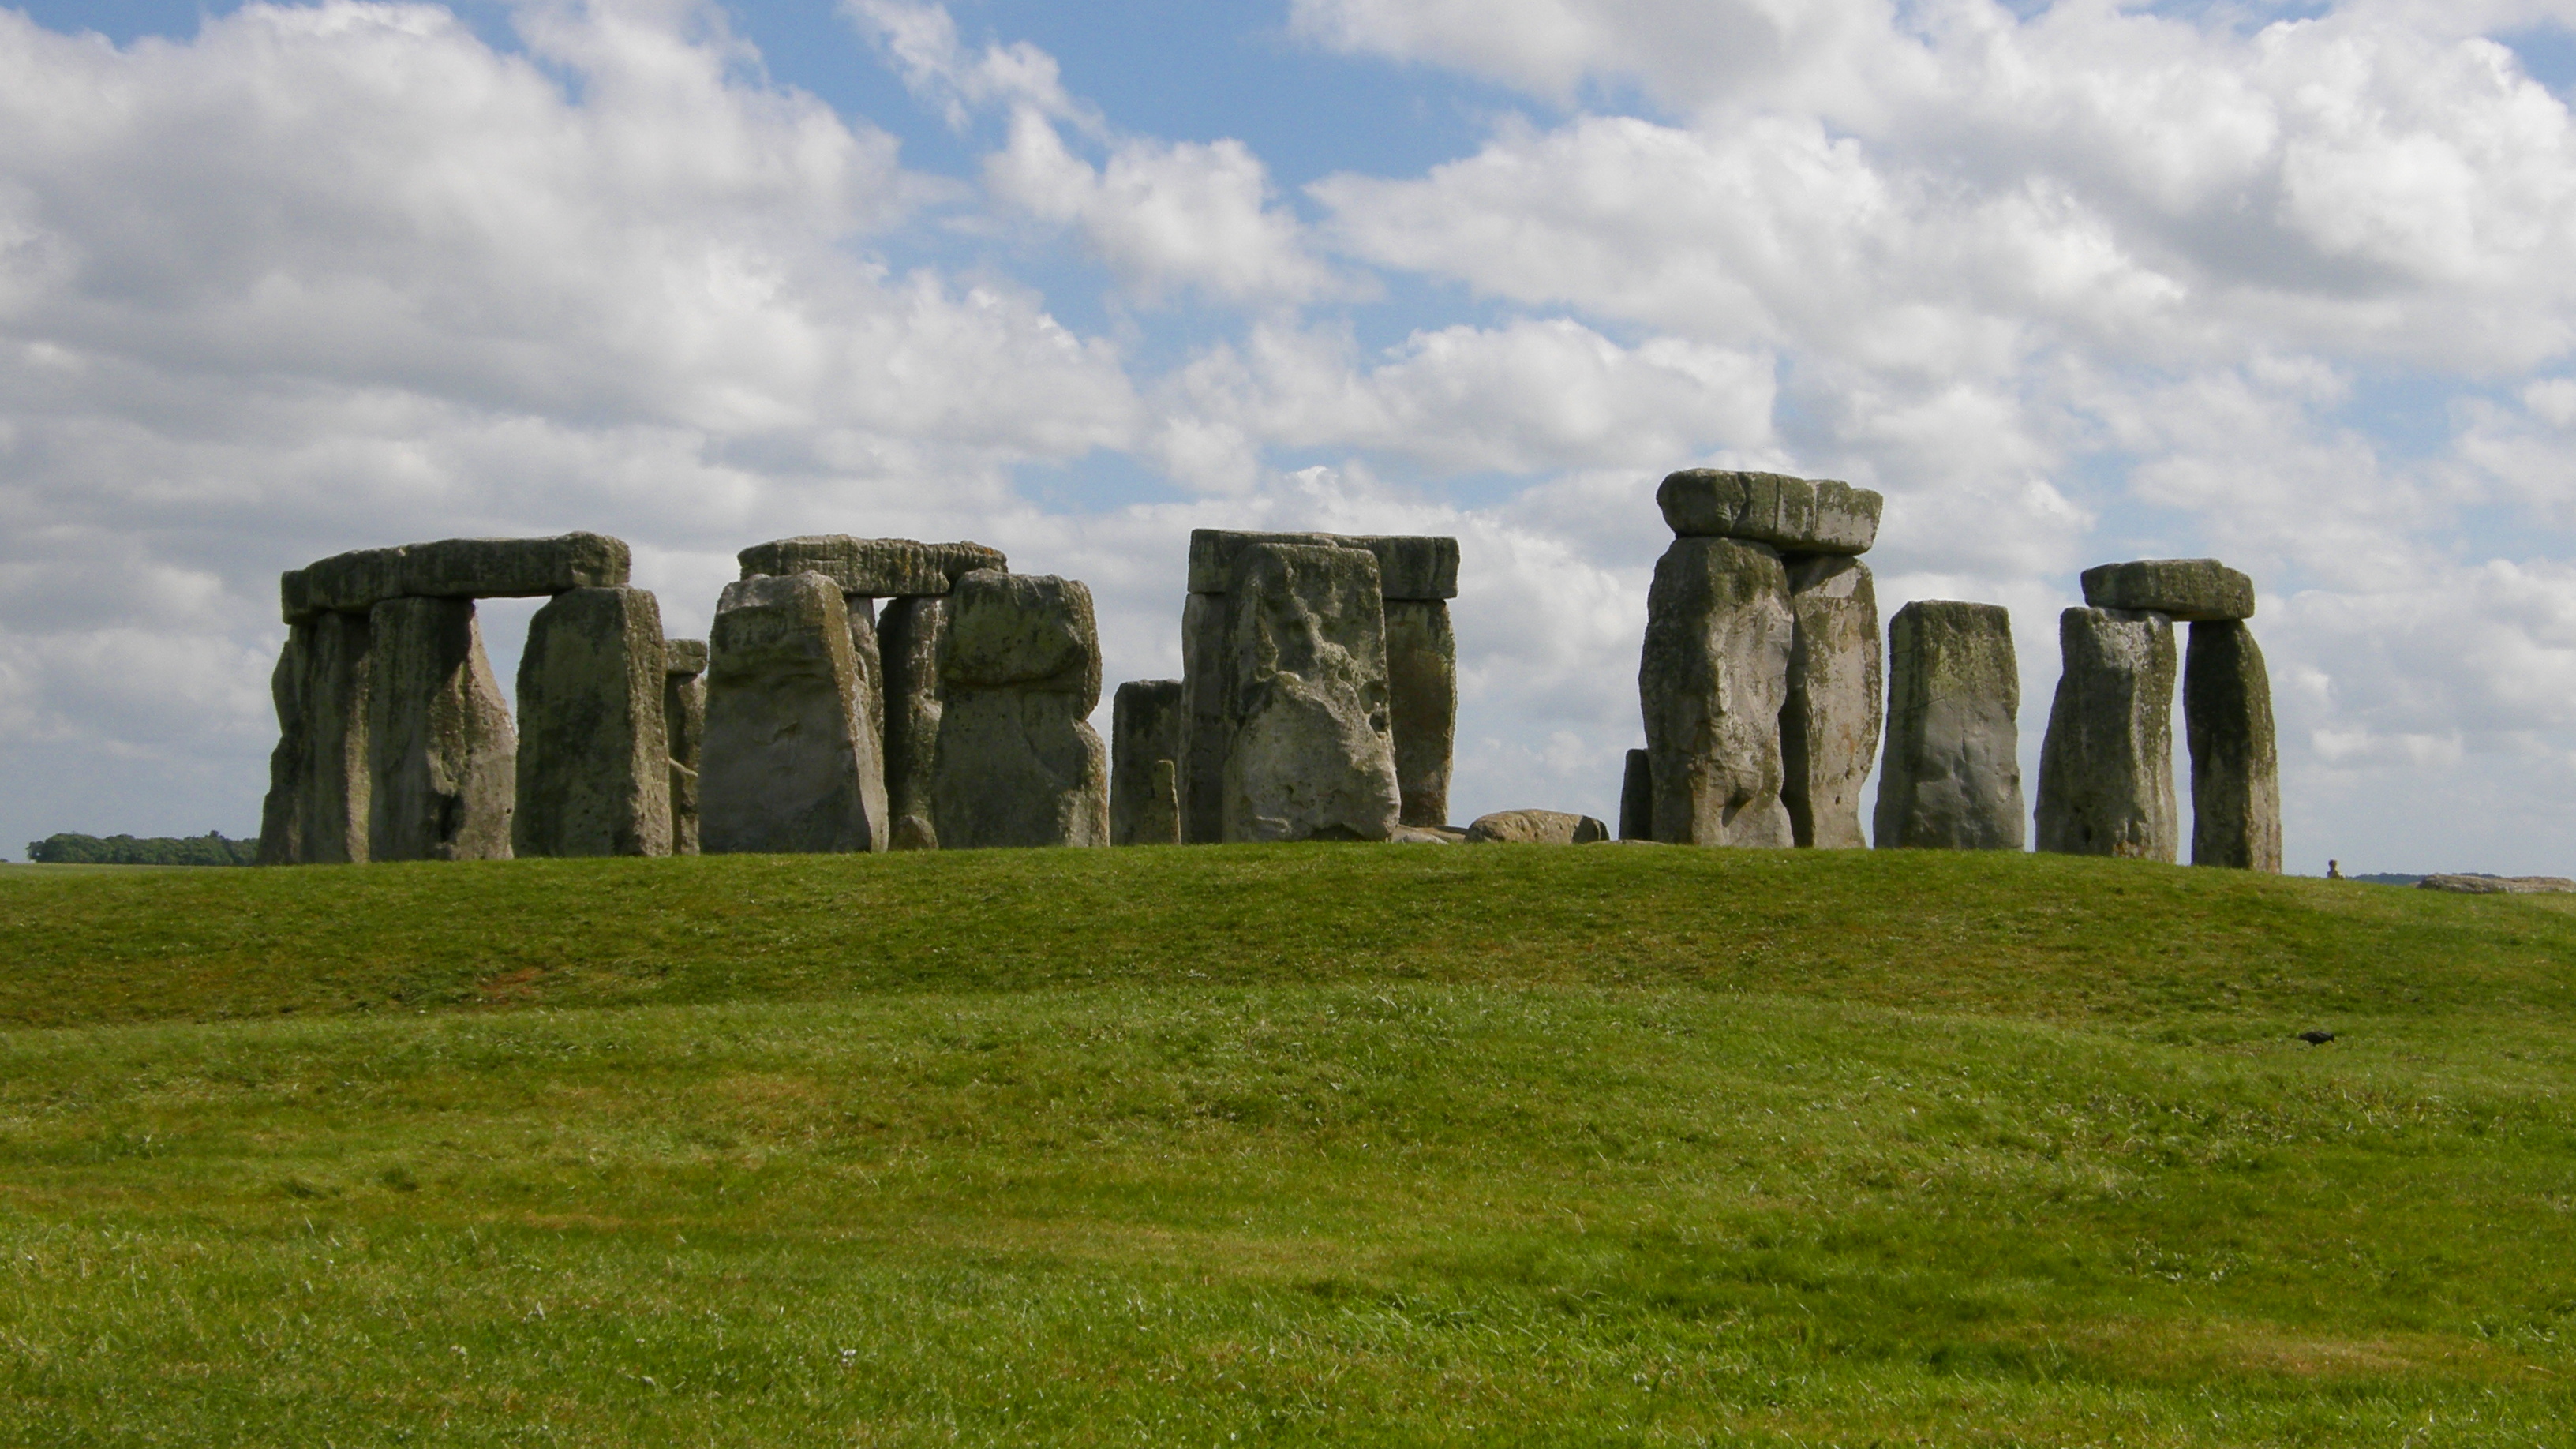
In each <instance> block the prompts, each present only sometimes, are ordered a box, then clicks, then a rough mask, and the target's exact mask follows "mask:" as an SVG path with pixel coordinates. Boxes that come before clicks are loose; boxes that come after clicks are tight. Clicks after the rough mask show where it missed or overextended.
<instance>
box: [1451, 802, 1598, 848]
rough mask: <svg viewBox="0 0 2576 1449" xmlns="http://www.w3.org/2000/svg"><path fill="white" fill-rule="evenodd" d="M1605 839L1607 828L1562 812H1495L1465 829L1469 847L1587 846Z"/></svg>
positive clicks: (1593, 821)
mask: <svg viewBox="0 0 2576 1449" xmlns="http://www.w3.org/2000/svg"><path fill="white" fill-rule="evenodd" d="M1609 838H1610V827H1609V826H1607V825H1604V824H1602V823H1601V822H1600V821H1598V820H1595V819H1593V818H1592V817H1591V816H1589V815H1569V814H1567V813H1566V812H1564V811H1562V810H1497V811H1495V812H1494V813H1492V814H1490V815H1479V816H1477V817H1476V818H1475V819H1474V820H1473V821H1471V822H1469V824H1468V826H1467V843H1468V844H1469V845H1590V844H1592V843H1593V842H1595V841H1601V840H1607V839H1609Z"/></svg>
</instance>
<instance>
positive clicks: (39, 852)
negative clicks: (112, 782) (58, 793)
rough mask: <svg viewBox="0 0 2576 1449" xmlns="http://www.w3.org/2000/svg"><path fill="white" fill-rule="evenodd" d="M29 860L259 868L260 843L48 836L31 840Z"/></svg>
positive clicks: (210, 837) (211, 835)
mask: <svg viewBox="0 0 2576 1449" xmlns="http://www.w3.org/2000/svg"><path fill="white" fill-rule="evenodd" d="M27 859H29V860H31V861H34V862H36V863H37V864H39V865H256V864H258V862H259V842H258V841H256V840H227V839H225V838H224V837H223V836H221V835H218V834H216V833H215V832H214V831H211V830H209V831H207V832H206V833H205V834H203V835H192V836H189V837H187V838H186V839H184V840H176V839H172V838H171V837H169V836H166V835H156V836H154V837H152V838H151V839H149V840H138V839H136V838H135V837H133V836H131V835H111V836H109V837H107V838H106V839H104V840H101V839H100V838H98V837H97V836H95V835H69V834H66V835H49V836H47V837H45V838H44V839H42V840H35V841H29V842H28V844H27Z"/></svg>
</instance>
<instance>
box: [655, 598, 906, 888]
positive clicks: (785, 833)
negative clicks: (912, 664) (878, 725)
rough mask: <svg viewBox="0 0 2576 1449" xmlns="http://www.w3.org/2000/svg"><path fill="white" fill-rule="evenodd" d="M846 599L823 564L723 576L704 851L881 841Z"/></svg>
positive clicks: (704, 767)
mask: <svg viewBox="0 0 2576 1449" xmlns="http://www.w3.org/2000/svg"><path fill="white" fill-rule="evenodd" d="M850 641H851V630H850V610H849V605H848V603H847V602H845V601H844V600H843V598H842V596H841V590H840V588H839V586H838V585H836V584H834V583H833V582H832V581H831V580H829V579H827V578H824V577H823V576H822V575H820V574H811V573H800V574H787V575H784V576H767V575H764V576H761V577H756V578H749V579H744V580H742V581H741V582H739V583H731V584H727V585H725V589H724V593H723V595H722V596H721V597H720V598H719V599H718V600H717V603H716V617H715V624H714V626H713V628H712V629H710V630H709V632H708V635H707V727H706V728H707V733H706V742H705V744H704V745H703V746H702V748H701V750H700V752H699V757H698V841H699V848H700V849H702V850H704V851H705V852H706V853H708V854H709V855H722V854H733V853H739V852H750V851H776V852H834V851H865V850H882V849H884V848H885V828H884V825H885V776H884V771H883V768H882V767H881V766H880V765H879V763H878V760H877V744H876V737H875V736H874V735H873V734H871V733H870V732H869V731H868V729H867V723H866V720H865V719H864V718H863V717H862V716H861V714H860V708H861V704H860V698H859V689H858V674H859V666H858V660H857V656H856V651H855V650H854V649H853V648H852V647H851V642H850Z"/></svg>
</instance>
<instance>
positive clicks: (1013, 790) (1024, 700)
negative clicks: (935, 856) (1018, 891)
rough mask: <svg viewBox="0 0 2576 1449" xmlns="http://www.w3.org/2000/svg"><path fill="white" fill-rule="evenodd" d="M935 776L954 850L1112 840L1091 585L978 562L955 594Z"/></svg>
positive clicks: (940, 824) (938, 805)
mask: <svg viewBox="0 0 2576 1449" xmlns="http://www.w3.org/2000/svg"><path fill="white" fill-rule="evenodd" d="M939 683H940V691H941V694H942V696H943V700H942V703H941V707H940V717H939V747H938V752H937V760H936V764H935V765H934V767H933V772H932V778H931V790H930V798H931V808H932V812H933V821H932V823H933V825H934V827H935V828H936V830H937V831H938V837H939V844H940V847H941V848H942V849H945V850H972V849H977V848H982V847H989V846H1013V845H1020V846H1029V845H1106V844H1108V843H1109V752H1108V750H1107V749H1106V748H1104V747H1103V746H1102V744H1101V742H1100V736H1099V734H1098V733H1097V732H1095V731H1094V730H1093V729H1092V728H1091V725H1090V723H1089V719H1088V717H1089V715H1090V714H1091V711H1092V710H1093V709H1094V708H1096V707H1098V705H1099V703H1100V635H1099V626H1098V625H1097V624H1096V623H1095V622H1094V619H1093V614H1092V607H1091V590H1089V589H1087V588H1085V587H1083V586H1082V585H1081V584H1080V583H1077V582H1075V581H1074V580H1071V579H1062V578H1057V577H1054V576H1052V575H1046V574H1034V575H1032V574H1006V573H1001V572H998V571H995V570H989V569H979V570H975V571H973V572H969V573H966V574H963V575H960V576H959V578H958V579H957V583H956V586H955V588H954V589H952V590H951V591H950V593H949V595H948V633H947V638H946V640H945V642H944V643H943V644H942V646H941V648H940V652H939Z"/></svg>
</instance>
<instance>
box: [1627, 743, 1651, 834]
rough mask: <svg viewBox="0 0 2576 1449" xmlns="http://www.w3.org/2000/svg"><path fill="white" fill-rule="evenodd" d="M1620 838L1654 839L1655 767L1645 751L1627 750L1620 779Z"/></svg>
mask: <svg viewBox="0 0 2576 1449" xmlns="http://www.w3.org/2000/svg"><path fill="white" fill-rule="evenodd" d="M1619 838H1620V839H1621V840H1653V839H1654V838H1655V767H1654V764H1653V762H1652V761H1651V759H1650V758H1649V757H1648V756H1647V754H1646V752H1645V751H1644V750H1630V751H1629V752H1628V759H1627V764H1626V766H1625V767H1624V769H1623V770H1622V772H1621V774H1620V776H1619Z"/></svg>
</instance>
